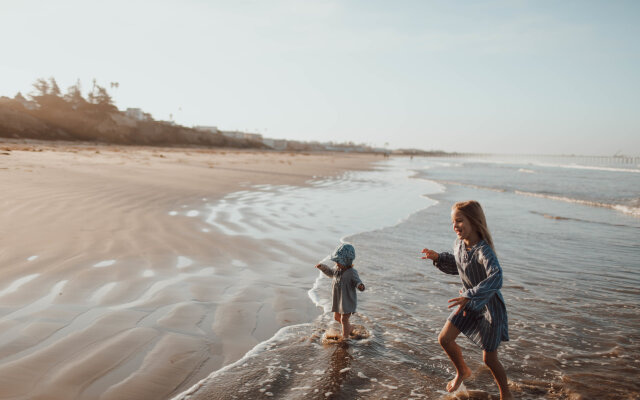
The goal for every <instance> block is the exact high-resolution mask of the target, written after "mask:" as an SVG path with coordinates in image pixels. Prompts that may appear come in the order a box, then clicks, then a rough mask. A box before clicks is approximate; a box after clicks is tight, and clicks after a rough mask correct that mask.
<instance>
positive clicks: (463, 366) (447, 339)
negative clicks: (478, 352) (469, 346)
mask: <svg viewBox="0 0 640 400" xmlns="http://www.w3.org/2000/svg"><path fill="white" fill-rule="evenodd" d="M459 334H460V331H459V330H458V328H456V327H455V325H453V324H452V323H451V322H449V321H447V323H446V324H444V328H442V330H441V331H440V335H438V343H440V346H442V348H443V349H444V352H445V353H447V355H448V356H449V358H450V359H451V362H452V363H453V365H454V367H455V368H456V377H455V378H453V379H452V380H451V381H450V382H449V383H447V391H448V392H455V391H456V390H457V389H458V387H460V384H461V383H462V381H463V380H465V379H467V378H468V377H470V376H471V369H470V368H469V366H467V363H465V362H464V358H463V357H462V350H461V349H460V346H458V344H457V343H456V338H457V337H458V335H459Z"/></svg>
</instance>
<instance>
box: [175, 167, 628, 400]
mask: <svg viewBox="0 0 640 400" xmlns="http://www.w3.org/2000/svg"><path fill="white" fill-rule="evenodd" d="M468 199H475V200H478V201H479V202H480V203H481V204H482V205H483V208H484V210H485V214H486V216H487V221H488V225H489V229H490V230H491V232H492V235H493V238H494V242H495V248H496V252H497V255H498V258H499V261H500V264H501V266H502V268H503V273H504V284H503V288H502V294H503V296H504V298H505V301H506V305H507V310H508V316H509V335H510V341H508V342H504V343H502V344H501V346H500V348H499V349H498V352H499V357H500V360H501V362H502V364H503V365H504V367H505V369H506V371H507V375H508V378H509V381H510V386H511V390H512V392H513V394H514V396H515V397H516V398H519V399H638V398H640V380H639V379H638V376H640V318H639V317H638V316H639V315H640V274H639V273H640V261H639V257H640V166H639V165H637V164H629V163H626V164H620V163H619V162H618V160H616V159H610V160H609V161H607V160H606V159H589V158H576V157H553V158H552V157H531V158H529V159H527V158H523V157H506V156H504V157H455V158H444V157H429V158H427V157H412V158H410V157H398V158H391V159H388V160H385V161H381V162H379V163H377V164H376V165H375V167H374V169H373V170H371V171H355V172H348V173H345V174H344V175H342V176H340V177H338V178H335V179H316V180H313V181H312V182H310V183H309V186H308V187H290V186H273V185H262V186H255V187H248V188H247V190H245V191H242V192H238V193H233V194H230V195H229V196H226V197H225V198H224V199H222V200H221V201H219V202H217V203H215V204H212V205H211V206H210V209H209V211H210V212H209V213H207V216H206V222H207V223H208V225H209V226H210V228H208V229H216V230H219V231H221V232H223V233H225V234H227V235H238V236H247V237H250V238H253V239H256V240H263V241H271V242H273V243H277V244H278V246H277V247H278V248H279V249H282V248H284V249H289V250H290V251H279V254H274V255H272V256H265V259H264V263H263V265H262V266H261V269H263V270H264V271H265V273H269V274H275V275H276V276H275V277H272V278H273V279H271V280H270V281H269V282H270V284H272V285H276V286H281V287H282V288H283V289H284V288H286V289H287V290H295V291H300V292H306V293H307V296H306V298H307V299H308V304H300V305H298V306H299V308H301V309H304V308H309V305H311V307H310V308H311V309H315V310H316V312H310V313H308V321H305V322H302V323H297V324H294V325H291V326H285V327H283V328H282V329H280V330H279V331H277V332H262V333H261V334H262V337H261V339H263V341H262V342H260V343H259V344H258V345H257V346H255V347H254V348H252V349H248V351H247V353H246V354H245V355H244V356H243V357H241V358H240V359H238V360H237V361H235V362H232V363H229V364H228V365H226V366H225V367H223V368H222V369H220V370H218V371H211V375H209V376H208V377H207V378H205V379H203V380H202V381H200V382H199V383H198V384H196V385H194V386H193V387H192V388H190V389H189V390H187V391H185V392H183V393H182V394H180V395H178V396H177V397H176V399H255V398H276V399H304V398H309V399H384V398H387V399H447V398H463V399H466V398H469V399H488V398H492V396H493V398H497V396H498V389H497V386H496V385H495V383H494V381H493V378H492V376H491V373H490V371H489V370H488V368H486V366H484V364H483V362H482V352H481V350H480V349H479V348H478V347H476V346H475V345H474V344H473V343H471V342H470V341H469V340H468V339H467V338H466V337H464V336H463V335H460V337H459V338H458V340H457V343H458V344H459V345H460V346H461V347H462V349H463V354H464V356H465V359H466V361H467V363H468V365H469V366H470V367H471V369H472V370H473V375H472V376H471V378H470V379H468V380H466V381H465V383H464V385H463V386H462V387H461V389H460V390H459V391H458V392H456V393H455V395H451V394H448V393H447V392H446V391H445V386H446V383H447V382H448V381H449V380H450V379H452V378H453V376H454V374H455V370H454V369H453V366H452V364H451V362H450V361H449V359H448V358H447V356H446V355H445V353H444V351H443V350H442V349H441V347H440V346H439V344H438V342H437V336H438V333H439V331H440V329H441V328H442V326H443V325H444V323H445V321H446V319H447V316H448V314H449V312H450V310H448V309H447V300H448V299H450V298H453V297H456V296H457V294H458V289H459V288H460V287H461V284H460V281H459V277H457V276H451V275H446V274H444V273H442V272H440V271H439V270H437V269H436V268H435V267H434V266H433V265H432V264H431V262H430V261H427V260H422V259H421V256H422V254H421V250H422V249H423V248H424V247H428V248H431V249H435V250H437V251H451V250H452V245H453V242H454V240H455V234H454V233H453V231H452V229H451V221H450V209H451V205H452V204H453V203H455V202H457V201H461V200H468ZM341 241H342V242H349V243H352V244H353V245H354V246H355V248H356V260H355V264H354V265H355V268H356V269H357V270H358V272H359V274H360V277H361V279H362V281H363V282H364V283H365V285H366V287H367V289H366V291H365V292H362V293H358V312H357V314H355V315H354V316H353V318H352V323H355V324H356V325H359V326H360V327H361V329H363V330H364V331H365V332H366V335H365V337H364V338H362V339H360V340H349V341H346V342H342V343H334V342H331V341H327V340H326V338H325V337H324V335H325V333H326V332H327V331H331V330H335V329H339V325H338V324H337V322H335V321H333V320H332V314H331V313H330V312H328V311H329V308H328V307H329V301H330V280H329V279H327V278H326V277H324V276H323V275H321V274H320V273H319V272H318V271H317V270H315V269H314V268H313V266H314V264H315V263H317V262H318V261H319V260H321V259H323V258H325V257H326V255H327V254H328V253H329V252H330V251H331V250H332V249H333V248H335V247H336V246H337V245H338V244H339V243H340V242H341ZM300 271H305V272H304V273H301V272H300ZM238 273H240V272H238Z"/></svg>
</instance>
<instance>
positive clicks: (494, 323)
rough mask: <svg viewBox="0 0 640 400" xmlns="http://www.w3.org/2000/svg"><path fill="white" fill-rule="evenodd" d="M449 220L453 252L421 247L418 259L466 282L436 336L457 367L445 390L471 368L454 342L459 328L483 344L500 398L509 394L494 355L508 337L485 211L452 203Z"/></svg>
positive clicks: (467, 203)
mask: <svg viewBox="0 0 640 400" xmlns="http://www.w3.org/2000/svg"><path fill="white" fill-rule="evenodd" d="M451 220H452V222H453V231H454V232H455V233H456V235H457V236H458V239H457V240H456V242H455V245H454V249H453V250H454V251H453V254H450V253H446V252H443V253H437V252H435V251H433V250H429V249H424V250H422V252H423V253H424V256H423V257H422V258H423V259H430V260H432V261H433V264H434V265H435V266H436V267H437V268H438V269H439V270H441V271H442V272H444V273H447V274H452V275H460V279H461V280H462V286H463V287H464V290H460V295H461V296H460V297H456V298H453V299H451V300H449V303H450V304H449V308H451V307H456V306H457V307H458V308H457V309H456V310H455V311H453V312H452V313H451V315H449V318H448V319H447V322H446V323H445V325H444V328H442V331H441V332H440V335H439V336H438V342H439V343H440V345H441V346H442V348H443V349H444V351H445V352H446V353H447V355H448V356H449V358H450V359H451V361H452V362H453V365H454V366H455V368H456V376H455V378H454V379H453V380H451V382H449V383H448V384H447V390H448V391H449V392H454V391H455V390H456V389H458V387H459V386H460V384H461V383H462V381H463V380H464V379H466V378H468V377H469V376H471V369H469V367H468V366H467V364H466V363H465V361H464V359H463V357H462V351H461V349H460V347H459V346H458V345H457V344H456V342H455V339H456V337H458V335H459V334H460V332H462V333H464V334H465V335H466V336H467V337H468V338H469V339H471V340H472V341H473V342H474V343H476V344H477V345H479V346H480V347H481V348H482V350H483V360H484V362H485V364H487V366H488V367H489V369H490V370H491V373H492V374H493V378H494V379H495V380H496V383H497V384H498V388H499V389H500V399H502V400H505V399H512V398H513V397H512V396H511V392H510V391H509V385H508V383H507V374H506V372H505V370H504V368H503V367H502V364H500V361H499V360H498V351H497V349H498V346H499V345H500V342H502V341H507V340H509V334H508V326H507V308H506V306H505V304H504V299H503V298H502V294H501V293H500V288H501V287H502V268H500V264H499V263H498V259H497V257H496V254H495V251H494V248H493V241H492V239H491V234H490V233H489V228H488V227H487V222H486V219H485V216H484V212H483V211H482V207H481V206H480V203H478V202H477V201H473V200H471V201H464V202H459V203H456V204H454V205H453V207H452V211H451Z"/></svg>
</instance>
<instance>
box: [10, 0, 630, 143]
mask: <svg viewBox="0 0 640 400" xmlns="http://www.w3.org/2000/svg"><path fill="white" fill-rule="evenodd" d="M638 21H640V1H635V0H631V1H622V0H602V1H589V0H562V1H557V0H550V1H547V0H531V1H528V0H509V1H498V0H496V1H482V0H476V1H451V0H443V1H429V0H415V1H409V0H398V1H381V0H343V1H339V0H268V1H259V0H256V1H248V0H228V1H215V0H213V1H204V0H179V1H178V0H175V1H168V0H156V1H153V2H149V1H140V0H126V1H124V0H110V1H108V2H106V1H91V0H57V1H50V0H42V1H40V0H22V1H13V0H0V37H1V38H2V50H1V51H0V60H1V61H0V96H8V97H13V96H14V95H15V94H16V93H17V92H21V93H23V94H24V95H27V94H29V93H33V86H32V84H33V83H34V82H35V80H36V79H38V78H47V79H48V78H49V77H54V78H55V79H56V80H57V82H58V85H59V86H60V88H61V89H62V91H63V92H65V91H66V89H67V88H68V87H69V86H71V85H73V84H74V83H76V82H77V81H78V79H79V80H80V82H81V84H82V87H83V92H84V93H85V95H86V93H87V92H88V90H89V89H90V88H91V82H92V80H93V79H96V81H97V83H98V84H99V85H102V86H105V87H107V89H109V91H110V93H111V94H112V96H113V99H114V102H115V105H116V106H117V107H118V108H120V109H121V110H124V109H126V108H128V107H132V108H142V109H143V110H144V111H146V112H149V113H151V114H152V115H153V117H154V118H155V119H158V120H169V119H173V120H174V121H175V122H176V123H178V124H181V125H185V126H196V125H207V126H217V127H218V128H219V129H222V130H241V131H245V132H254V133H260V134H262V135H264V136H266V137H271V138H278V139H289V140H303V141H315V140H317V141H322V142H324V141H335V142H347V141H351V142H355V143H364V144H367V145H371V146H374V147H388V148H392V149H398V148H417V149H423V150H443V151H450V152H480V153H516V154H584V155H614V154H624V155H640V73H639V72H638V71H640V24H638ZM111 82H118V87H117V88H111V87H110V83H111Z"/></svg>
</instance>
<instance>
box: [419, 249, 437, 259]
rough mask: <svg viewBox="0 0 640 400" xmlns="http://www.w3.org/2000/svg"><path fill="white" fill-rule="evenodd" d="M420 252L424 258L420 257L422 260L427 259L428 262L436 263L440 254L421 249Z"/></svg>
mask: <svg viewBox="0 0 640 400" xmlns="http://www.w3.org/2000/svg"><path fill="white" fill-rule="evenodd" d="M422 252H423V253H424V256H423V257H422V259H423V260H424V259H427V258H428V259H429V260H433V261H438V258H439V257H440V254H438V252H437V251H433V250H429V249H422Z"/></svg>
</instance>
